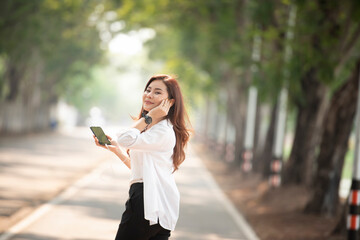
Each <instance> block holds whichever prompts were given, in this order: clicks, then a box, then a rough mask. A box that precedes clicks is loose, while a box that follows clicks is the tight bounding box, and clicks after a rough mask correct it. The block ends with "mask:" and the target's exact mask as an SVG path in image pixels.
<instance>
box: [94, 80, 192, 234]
mask: <svg viewBox="0 0 360 240" xmlns="http://www.w3.org/2000/svg"><path fill="white" fill-rule="evenodd" d="M142 100H143V105H142V108H141V112H140V114H139V117H138V119H137V121H136V122H135V123H134V125H133V126H132V127H131V128H129V129H127V130H124V131H122V132H121V133H119V134H118V138H117V140H113V139H111V137H109V136H107V137H108V138H109V140H110V141H111V145H106V146H103V145H100V144H99V142H98V140H97V139H96V137H95V136H94V139H95V143H96V145H97V146H100V147H103V148H107V149H109V150H110V151H112V152H113V153H115V154H116V155H117V156H118V157H119V158H120V159H121V161H123V163H124V164H125V165H126V166H127V167H128V168H129V169H130V170H131V179H130V190H129V199H128V200H127V202H126V204H125V207H126V209H125V212H124V213H123V215H122V218H121V222H120V225H119V229H118V232H117V235H116V238H115V240H145V239H146V240H148V239H151V240H163V239H169V237H170V231H173V230H174V229H175V225H176V222H177V219H178V217H179V205H180V195H179V191H178V189H177V187H176V183H175V180H174V175H173V173H174V172H175V171H176V170H177V169H178V167H179V165H180V164H181V163H182V162H183V161H184V159H185V151H184V148H185V146H186V144H187V142H188V140H189V131H188V129H187V126H188V124H190V122H189V119H188V116H187V114H186V111H185V107H184V101H183V97H182V94H181V91H180V87H179V84H178V82H177V81H176V79H175V78H173V77H171V76H169V75H155V76H153V77H151V78H150V80H149V81H148V83H147V84H146V86H145V91H144V94H143V97H142ZM121 147H123V148H125V149H128V154H126V153H124V152H123V151H122V149H121Z"/></svg>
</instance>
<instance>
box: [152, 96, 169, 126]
mask: <svg viewBox="0 0 360 240" xmlns="http://www.w3.org/2000/svg"><path fill="white" fill-rule="evenodd" d="M172 105H173V100H172V99H171V100H170V99H167V98H166V99H164V100H162V101H161V103H160V104H159V105H158V106H156V107H154V108H153V109H151V110H150V111H149V113H148V114H147V115H149V116H150V117H151V118H152V119H153V120H155V121H159V120H161V119H162V118H164V117H166V116H167V115H168V113H169V110H170V108H171V106H172Z"/></svg>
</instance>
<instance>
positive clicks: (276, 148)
mask: <svg viewBox="0 0 360 240" xmlns="http://www.w3.org/2000/svg"><path fill="white" fill-rule="evenodd" d="M296 11H297V9H296V5H292V6H291V9H290V14H289V21H288V30H287V32H286V41H287V42H286V44H285V54H284V63H285V67H284V69H283V77H284V83H285V84H284V87H283V88H282V89H281V91H280V95H279V98H278V103H279V104H278V106H279V107H278V109H277V113H276V121H275V136H274V138H275V139H274V145H273V149H272V161H271V163H270V176H269V185H270V186H271V187H279V186H280V185H281V171H282V165H283V148H284V138H285V129H286V111H287V100H288V90H287V85H288V79H289V69H288V63H289V61H290V58H291V55H292V48H291V45H290V41H291V40H292V39H293V37H294V33H293V28H294V26H295V20H296Z"/></svg>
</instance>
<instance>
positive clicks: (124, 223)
mask: <svg viewBox="0 0 360 240" xmlns="http://www.w3.org/2000/svg"><path fill="white" fill-rule="evenodd" d="M143 188H144V185H143V183H134V184H132V185H131V187H130V190H129V199H128V200H127V201H126V203H125V207H126V209H125V212H124V213H123V215H122V217H121V222H120V225H119V229H118V232H117V234H116V238H115V240H168V239H169V237H170V230H167V229H164V228H163V227H161V226H160V224H155V225H151V226H150V224H149V221H148V220H146V219H145V218H144V194H143Z"/></svg>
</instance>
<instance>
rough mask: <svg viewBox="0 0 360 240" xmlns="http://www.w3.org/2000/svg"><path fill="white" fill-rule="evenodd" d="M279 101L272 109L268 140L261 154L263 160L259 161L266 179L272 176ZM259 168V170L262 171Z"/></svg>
mask: <svg viewBox="0 0 360 240" xmlns="http://www.w3.org/2000/svg"><path fill="white" fill-rule="evenodd" d="M276 109H277V103H275V104H274V106H273V108H272V110H271V120H270V124H269V127H268V130H267V134H266V140H265V145H264V149H263V152H262V154H261V157H260V158H261V161H259V165H260V166H259V168H260V169H261V172H262V176H263V178H264V179H268V178H269V176H270V163H271V160H272V149H273V145H274V136H275V119H276V111H277V110H276ZM260 169H259V171H260Z"/></svg>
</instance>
